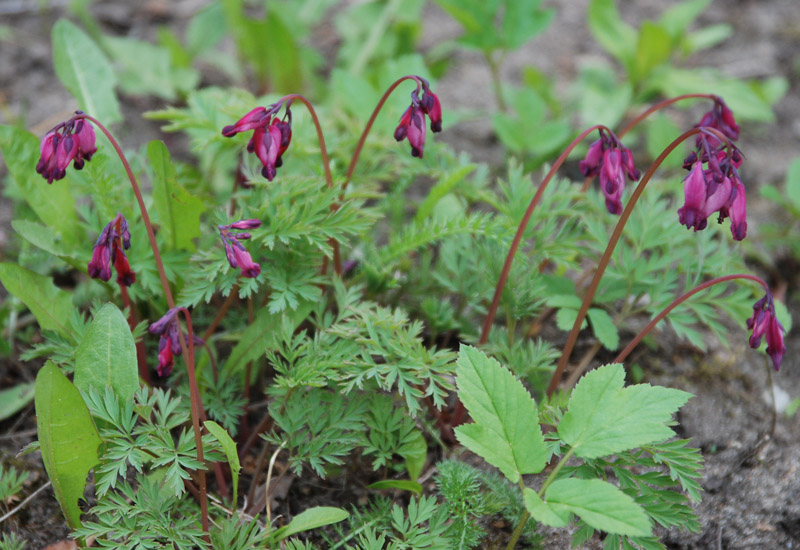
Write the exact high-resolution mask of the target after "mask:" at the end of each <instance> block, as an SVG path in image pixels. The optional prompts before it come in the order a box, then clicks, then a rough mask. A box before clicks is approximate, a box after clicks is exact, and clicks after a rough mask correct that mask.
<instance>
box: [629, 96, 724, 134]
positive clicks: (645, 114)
mask: <svg viewBox="0 0 800 550" xmlns="http://www.w3.org/2000/svg"><path fill="white" fill-rule="evenodd" d="M703 98H706V99H713V100H715V101H716V99H717V96H715V95H713V94H684V95H679V96H675V97H671V98H669V99H665V100H664V101H660V102H658V103H656V104H655V105H653V106H652V107H650V108H649V109H647V110H646V111H645V112H643V113H642V114H640V115H639V116H637V117H636V118H634V119H633V120H632V121H630V122H629V123H628V125H627V126H625V128H623V129H622V131H621V132H619V133H618V134H617V137H618V138H620V139H622V136H624V135H625V134H627V133H628V132H629V131H631V130H632V129H633V127H634V126H636V125H637V124H639V123H640V122H641V121H643V120H644V119H646V118H647V117H649V116H650V115H652V114H653V113H655V112H656V111H659V110H661V109H663V108H664V107H667V106H669V105H672V104H673V103H677V102H678V101H683V100H684V99H703Z"/></svg>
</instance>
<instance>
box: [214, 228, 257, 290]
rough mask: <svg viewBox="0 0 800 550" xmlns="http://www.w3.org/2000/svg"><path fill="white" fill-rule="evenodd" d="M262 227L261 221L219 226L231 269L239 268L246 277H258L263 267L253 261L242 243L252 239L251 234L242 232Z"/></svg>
mask: <svg viewBox="0 0 800 550" xmlns="http://www.w3.org/2000/svg"><path fill="white" fill-rule="evenodd" d="M260 226H261V221H260V220H240V221H238V222H235V223H231V224H228V225H219V226H217V227H218V228H219V236H220V239H222V244H223V245H225V255H226V256H227V258H228V263H229V264H230V266H231V267H234V268H235V267H238V268H239V269H241V271H242V276H244V277H251V278H254V277H258V275H259V274H260V273H261V266H260V265H258V264H257V263H256V262H254V261H253V258H252V256H250V252H248V251H247V249H246V248H245V247H244V245H243V244H242V243H241V242H240V241H244V240H247V239H249V238H250V236H251V235H250V233H247V232H242V231H243V230H245V229H256V228H258V227H260Z"/></svg>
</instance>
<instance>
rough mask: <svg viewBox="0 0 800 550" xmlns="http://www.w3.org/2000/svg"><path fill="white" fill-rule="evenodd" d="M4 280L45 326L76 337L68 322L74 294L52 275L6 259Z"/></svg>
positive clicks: (1, 270) (0, 267) (0, 278)
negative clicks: (56, 284)
mask: <svg viewBox="0 0 800 550" xmlns="http://www.w3.org/2000/svg"><path fill="white" fill-rule="evenodd" d="M0 282H2V283H3V286H4V287H6V290H7V291H8V292H9V293H10V294H13V295H14V296H16V297H17V298H19V299H20V300H22V303H24V304H25V305H26V306H28V309H30V310H31V313H33V316H34V317H36V321H37V322H38V323H39V326H40V327H42V329H44V330H54V331H56V332H58V333H59V334H60V335H61V336H64V337H65V338H67V339H68V340H74V335H73V334H72V329H71V328H70V327H69V322H68V320H69V318H70V317H71V316H72V310H73V307H72V296H71V295H70V294H69V293H68V292H65V291H63V290H61V289H60V288H58V287H56V286H55V285H54V284H53V281H52V280H51V279H50V278H49V277H45V276H44V275H39V274H38V273H34V272H33V271H31V270H30V269H25V268H24V267H21V266H18V265H17V264H12V263H6V262H2V263H0Z"/></svg>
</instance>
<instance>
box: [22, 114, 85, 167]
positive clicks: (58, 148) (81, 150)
mask: <svg viewBox="0 0 800 550" xmlns="http://www.w3.org/2000/svg"><path fill="white" fill-rule="evenodd" d="M75 114H76V115H82V114H83V113H82V112H81V111H75ZM96 151H97V147H96V146H95V135H94V128H93V127H92V125H91V124H90V123H89V121H88V120H86V119H78V120H69V121H67V122H62V123H61V124H59V125H58V126H56V127H55V128H53V129H52V130H50V131H49V132H47V134H45V136H44V138H42V143H41V145H40V157H39V162H38V163H37V164H36V171H37V172H38V173H39V174H41V175H42V177H43V178H44V179H46V180H47V183H53V181H55V180H60V179H61V178H63V177H64V176H65V175H66V173H67V166H69V163H70V162H73V161H74V163H75V164H74V166H75V169H76V170H80V169H81V168H83V165H84V163H85V162H86V161H87V160H91V158H92V155H93V154H94V153H95V152H96Z"/></svg>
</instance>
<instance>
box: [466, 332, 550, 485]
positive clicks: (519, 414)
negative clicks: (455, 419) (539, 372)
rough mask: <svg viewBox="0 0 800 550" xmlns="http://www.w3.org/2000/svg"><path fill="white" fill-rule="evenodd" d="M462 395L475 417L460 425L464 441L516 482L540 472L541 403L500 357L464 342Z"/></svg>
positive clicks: (542, 454) (543, 460)
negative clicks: (525, 476) (522, 477)
mask: <svg viewBox="0 0 800 550" xmlns="http://www.w3.org/2000/svg"><path fill="white" fill-rule="evenodd" d="M456 381H457V384H458V397H459V399H461V402H462V403H464V406H465V407H466V408H467V410H468V411H469V413H470V416H471V417H472V419H473V420H474V421H475V422H474V423H473V424H466V425H463V426H459V427H458V428H456V430H455V432H456V437H457V438H458V440H459V442H460V443H461V444H462V445H464V446H465V447H467V448H468V449H469V450H470V451H472V452H474V453H476V454H478V455H480V456H481V457H482V458H483V459H484V460H486V461H487V462H488V463H490V464H492V465H494V466H497V467H498V468H499V469H500V471H501V472H503V474H504V475H505V476H506V477H507V478H508V479H509V480H511V481H512V482H513V483H516V482H518V481H519V479H520V476H521V475H522V474H535V473H538V472H541V471H542V469H543V468H544V466H545V464H546V462H547V449H546V448H545V445H544V437H543V436H542V430H541V428H540V427H539V415H538V410H537V407H536V402H535V401H534V400H533V399H532V398H531V396H530V394H529V393H528V390H526V389H525V387H524V386H523V385H522V383H521V382H520V381H519V380H518V379H517V378H516V377H514V375H513V374H511V371H509V370H508V369H507V368H505V367H503V366H502V365H500V363H498V362H497V361H496V360H494V359H492V358H490V357H488V356H487V355H486V354H485V353H483V352H482V351H480V350H478V349H476V348H473V347H471V346H461V349H460V351H459V353H458V361H457V367H456Z"/></svg>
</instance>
